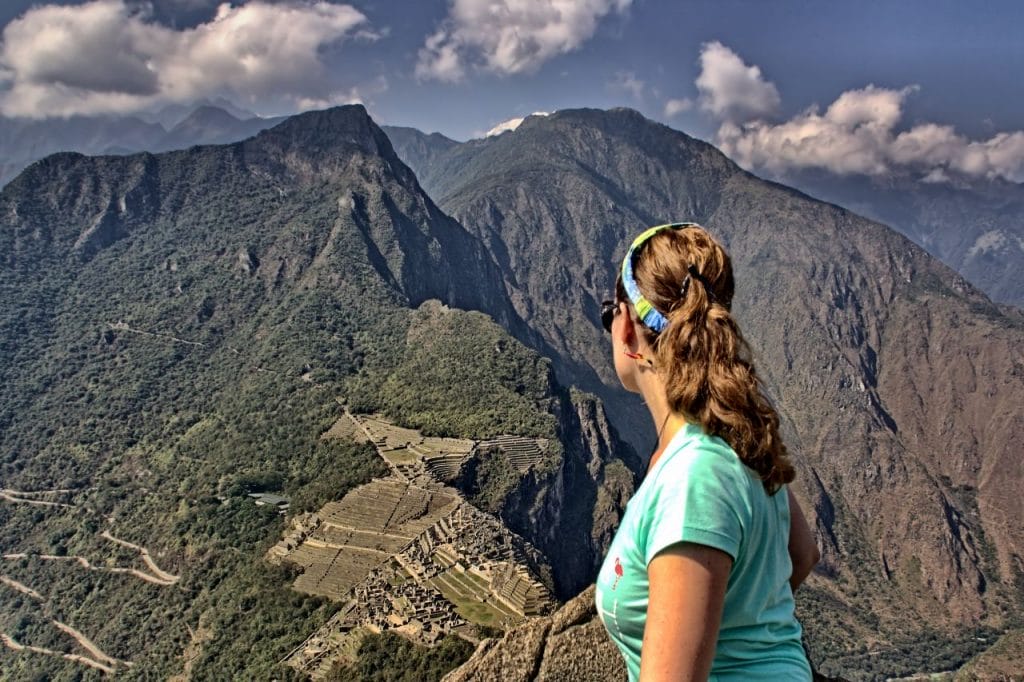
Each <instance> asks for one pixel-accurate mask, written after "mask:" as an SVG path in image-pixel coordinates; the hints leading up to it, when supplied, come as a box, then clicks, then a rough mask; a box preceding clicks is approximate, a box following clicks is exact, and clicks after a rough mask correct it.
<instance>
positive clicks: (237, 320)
mask: <svg viewBox="0 0 1024 682" xmlns="http://www.w3.org/2000/svg"><path fill="white" fill-rule="evenodd" d="M0 291H2V292H3V296H2V297H0V488H2V489H3V494H4V495H5V497H3V499H0V526H2V527H3V529H4V533H3V534H2V537H0V555H11V558H8V559H0V562H3V563H2V565H0V569H2V575H3V576H4V578H5V581H6V582H4V584H3V585H0V600H2V601H0V603H2V606H3V608H0V633H3V634H4V635H5V636H8V637H10V638H11V639H12V641H15V642H18V643H20V644H23V645H25V646H36V647H39V648H41V649H45V650H49V651H52V652H58V654H55V655H46V654H45V653H39V652H38V651H23V652H22V653H15V652H8V653H5V654H4V656H3V657H0V677H4V678H7V677H11V678H19V679H20V678H25V677H29V678H33V677H34V678H40V679H41V678H44V677H47V676H48V677H61V676H68V675H75V674H79V673H82V672H86V671H85V669H84V668H83V667H82V664H81V663H80V662H76V661H75V660H68V659H65V658H61V657H60V656H59V652H64V651H68V650H69V648H70V647H73V646H75V644H74V643H73V640H70V639H68V636H67V634H66V631H64V630H61V629H60V628H59V627H58V626H56V625H55V624H54V621H56V622H59V623H62V624H69V625H70V626H71V627H74V628H76V629H77V631H79V632H81V633H84V635H85V636H86V637H88V638H89V639H90V640H91V641H92V642H93V643H95V645H96V646H98V647H99V649H101V650H102V651H103V652H105V653H106V654H108V655H110V656H112V657H113V658H115V659H117V661H129V662H132V663H134V664H135V666H134V667H133V668H131V669H130V670H126V669H124V666H123V664H122V663H118V662H115V663H112V664H111V665H115V666H118V668H117V669H118V670H120V671H121V673H120V674H122V675H124V676H126V677H131V676H132V675H135V676H138V677H140V678H144V679H153V678H160V679H166V678H167V677H169V676H171V675H172V674H175V673H181V672H182V670H183V668H182V666H183V665H184V664H185V661H186V660H187V661H189V663H188V666H189V667H188V671H189V674H190V675H191V676H192V677H193V679H271V678H278V679H286V678H287V679H290V678H291V674H292V672H291V671H290V670H289V669H282V668H281V666H280V661H281V660H282V659H283V658H284V657H285V655H286V654H288V652H289V651H291V650H292V649H293V648H294V647H295V646H296V645H298V644H299V643H301V642H302V640H304V639H305V638H306V637H307V636H308V635H310V634H311V633H312V632H313V631H314V630H315V629H316V628H318V627H319V626H320V625H322V624H323V622H324V621H325V620H326V619H327V618H329V617H330V616H331V615H332V614H333V613H334V612H335V611H337V609H338V608H339V605H337V604H328V603H326V602H325V601H324V600H322V599H319V598H312V597H307V596H304V595H301V594H298V593H296V592H294V591H292V590H291V589H290V588H289V587H288V585H289V583H290V582H291V580H292V579H293V578H294V575H292V574H289V573H288V572H287V571H286V570H285V569H278V568H273V567H270V566H268V565H266V564H265V563H264V561H263V560H262V555H263V553H264V551H265V550H266V548H267V547H269V546H270V545H271V544H272V543H274V542H276V541H277V540H279V539H280V536H281V531H282V522H281V519H280V517H279V516H278V515H277V514H276V512H275V511H274V510H268V509H267V508H264V507H257V506H256V505H254V504H253V502H252V500H250V499H248V498H247V497H246V496H245V493H246V492H248V491H250V490H252V489H254V488H255V489H256V490H260V491H264V490H271V491H274V492H277V493H281V494H284V495H286V496H288V497H289V498H291V500H292V503H293V505H295V504H296V503H297V501H298V500H303V502H302V505H301V508H299V509H296V511H301V510H302V508H305V509H316V508H317V507H318V506H319V505H320V504H323V503H324V502H326V501H328V500H332V499H338V498H340V497H342V496H343V495H344V493H345V492H346V491H347V490H348V489H349V488H351V487H353V486H354V485H356V484H358V483H360V482H362V481H365V480H366V479H367V478H369V477H370V476H374V475H376V476H380V475H382V472H381V471H380V470H381V468H382V465H381V463H380V460H379V458H378V457H377V456H376V454H375V452H374V450H373V448H372V447H370V448H367V447H364V446H357V445H354V444H352V443H347V444H346V443H344V442H341V443H339V442H338V441H333V440H325V439H324V438H321V435H322V434H324V432H325V431H326V430H327V429H328V427H329V426H330V425H331V424H332V423H333V422H334V421H335V420H336V419H337V418H338V417H339V415H340V414H341V412H342V407H341V405H340V404H339V402H345V403H347V404H348V405H349V406H353V409H356V408H355V406H357V405H358V406H359V407H361V408H363V409H374V410H381V411H384V412H386V413H389V414H392V415H393V416H394V417H395V418H396V419H399V420H407V421H409V422H412V423H413V425H414V426H417V427H420V428H430V429H431V430H433V432H435V433H440V434H451V435H461V436H470V435H473V436H480V437H491V436H494V435H498V434H503V433H522V434H523V435H528V436H534V437H543V438H546V439H548V441H549V443H550V455H551V457H550V465H551V466H549V467H548V468H545V469H543V470H540V469H530V470H529V471H527V472H525V473H514V472H511V473H510V472H509V471H507V470H502V469H500V468H497V469H495V468H494V467H488V466H486V462H482V463H480V464H479V469H478V471H477V472H476V476H475V479H474V480H473V481H472V483H473V486H474V490H473V491H472V493H473V494H474V496H476V497H478V498H480V499H483V500H486V501H487V504H488V505H489V507H490V508H491V509H492V510H493V511H494V512H495V513H496V514H497V515H499V516H500V517H501V518H502V519H503V520H505V521H506V523H507V524H508V525H509V526H510V527H512V528H513V530H516V531H517V532H519V533H520V534H523V535H525V536H527V537H528V539H530V540H531V541H532V542H533V543H534V544H535V545H536V546H537V547H538V548H540V549H541V550H542V551H544V553H545V555H546V556H547V557H548V558H550V559H551V564H552V566H553V568H554V570H555V573H556V575H555V583H556V585H555V586H556V588H557V589H558V591H559V592H561V593H563V594H567V593H572V592H574V591H578V590H579V589H581V588H582V587H583V586H584V585H585V584H586V583H587V582H588V581H589V580H590V579H591V576H592V574H593V571H594V569H595V566H596V563H597V562H598V561H600V559H601V555H602V553H603V551H604V547H605V546H606V545H607V542H608V541H609V539H610V536H611V532H612V530H613V528H614V524H615V522H616V519H617V517H618V513H619V511H620V509H621V507H622V506H623V505H624V501H625V498H626V497H627V496H628V495H629V493H630V492H631V490H632V475H631V473H630V472H629V471H628V470H627V469H626V468H625V467H624V466H623V465H622V464H621V462H619V461H617V460H615V457H617V456H619V455H620V454H621V453H622V452H624V448H625V446H624V445H623V444H622V443H621V442H619V441H618V439H617V438H616V437H615V434H614V432H613V431H612V430H611V429H610V427H609V426H608V424H607V423H606V421H605V420H604V418H603V413H602V409H601V406H600V404H599V403H597V402H596V401H595V400H594V399H593V398H592V397H589V396H586V395H582V394H579V393H577V392H570V391H569V390H567V389H566V388H564V387H562V386H561V385H559V384H558V383H557V382H556V381H555V380H554V377H553V375H552V372H551V371H550V365H549V362H548V361H547V360H545V359H544V358H542V357H541V356H540V355H539V354H537V353H536V352H535V351H533V350H531V349H529V348H527V347H525V346H523V345H522V344H520V343H518V342H517V341H516V340H515V339H513V338H512V337H511V336H509V334H508V333H507V332H506V331H505V330H504V329H502V327H504V328H508V329H513V330H518V332H519V333H520V334H523V335H524V336H530V332H529V330H528V329H526V328H525V327H524V325H523V324H522V321H521V320H519V319H518V316H517V315H516V313H515V311H514V309H513V307H512V305H511V304H510V303H509V301H508V299H507V296H506V293H505V291H504V287H503V285H502V283H501V275H500V272H499V271H498V269H497V267H496V266H495V265H494V264H493V262H492V261H491V259H490V257H489V255H488V253H487V251H486V249H485V248H484V247H483V245H482V244H480V242H479V240H478V239H476V238H475V237H474V236H472V235H471V234H469V233H468V232H466V231H465V230H464V229H463V228H462V227H461V226H460V225H459V224H458V223H457V222H455V221H454V220H452V219H451V218H450V217H448V216H446V215H445V214H443V213H442V212H441V211H440V210H439V209H438V208H437V207H436V206H435V205H434V203H433V202H432V201H431V200H430V198H429V197H427V196H426V195H425V194H424V193H423V192H422V190H421V189H420V187H419V184H418V183H417V181H416V178H415V176H414V175H413V173H412V172H411V171H410V170H409V169H408V167H406V166H405V165H404V164H403V163H402V162H401V161H400V160H399V159H398V157H397V156H396V155H395V153H394V151H393V150H392V147H391V144H390V142H389V140H388V138H387V137H386V136H385V135H384V134H383V133H382V132H381V131H380V129H379V128H377V127H376V125H374V123H373V122H372V121H371V120H370V119H369V117H368V116H367V115H366V112H365V110H364V109H363V108H362V107H343V108H338V109H332V110H329V111H324V112H315V113H310V114H304V115H299V116H296V117H293V118H291V119H289V120H287V121H285V122H284V123H281V124H280V125H278V126H277V127H275V128H273V129H271V130H267V131H263V132H261V133H260V134H259V135H257V136H256V137H254V138H251V139H249V140H246V141H244V142H239V143H234V144H231V145H226V146H204V147H193V148H191V149H188V150H184V151H175V152H170V153H165V154H160V155H152V154H139V155H135V156H120V157H112V156H107V157H84V156H81V155H78V154H70V153H65V154H58V155H54V156H50V157H48V158H46V159H44V160H42V161H40V162H38V163H35V164H33V165H32V166H31V167H30V168H28V169H27V170H25V171H24V172H23V173H22V174H21V175H19V176H18V177H17V178H15V179H14V180H13V181H12V182H11V183H9V184H8V185H7V186H6V187H5V188H4V189H3V190H2V191H0ZM430 299H440V300H441V301H443V302H444V303H446V304H447V305H448V306H450V307H445V306H440V305H437V304H427V302H428V301H429V300H430ZM421 304H424V305H421ZM417 306H418V309H416V308H417ZM456 307H461V308H463V309H464V310H459V309H457V308H456ZM466 310H477V311H485V312H486V313H487V314H488V315H489V316H490V317H487V316H485V315H484V314H481V313H480V312H466ZM435 318H436V319H435ZM495 321H496V322H498V323H500V324H501V325H502V327H499V326H498V324H496V322H495ZM414 325H418V326H417V327H416V329H415V330H414V329H413V327H414ZM429 329H453V330H457V334H455V335H448V336H445V335H439V334H434V335H431V334H426V333H425V331H424V330H429ZM414 331H415V334H414V333H413V332H414ZM538 343H539V342H538ZM466 432H471V433H466ZM627 459H628V458H627ZM606 465H607V466H606ZM40 491H49V492H45V493H44V492H40ZM105 534H110V535H113V536H114V537H116V538H119V539H121V540H123V541H125V542H131V543H135V544H138V545H139V546H144V547H145V548H146V549H147V551H148V552H149V553H150V554H149V555H147V556H151V560H152V561H154V562H156V563H157V564H158V565H159V568H160V570H162V571H164V573H165V574H167V575H169V576H170V578H161V577H160V576H156V578H155V579H154V576H153V575H152V574H145V575H148V576H149V579H146V578H141V579H140V578H139V576H138V571H137V570H136V573H134V574H133V573H131V572H130V571H129V569H131V568H136V566H135V564H136V563H137V564H138V566H139V567H144V566H146V564H144V563H142V562H141V561H140V559H139V553H138V552H132V551H128V550H127V549H126V547H127V546H126V545H123V544H118V543H116V542H114V541H111V540H109V538H107V537H106V535H105ZM63 557H70V559H69V560H67V561H62V560H61V559H62V558H63ZM79 557H80V558H81V560H79V559H78V558H79ZM82 561H85V563H82ZM90 566H98V567H100V568H96V569H90V568H89V567H90ZM113 569H117V570H116V571H114V570H113ZM10 581H13V582H10ZM19 586H20V587H19ZM400 663H401V662H400V661H399V662H397V664H400Z"/></svg>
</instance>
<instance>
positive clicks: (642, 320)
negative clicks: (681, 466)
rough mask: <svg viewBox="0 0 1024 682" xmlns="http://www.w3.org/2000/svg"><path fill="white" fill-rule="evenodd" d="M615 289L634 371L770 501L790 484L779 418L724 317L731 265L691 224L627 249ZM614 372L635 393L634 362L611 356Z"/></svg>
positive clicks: (735, 329)
mask: <svg viewBox="0 0 1024 682" xmlns="http://www.w3.org/2000/svg"><path fill="white" fill-rule="evenodd" d="M615 289H616V299H617V302H618V303H620V304H621V303H624V304H626V305H627V306H628V310H629V313H630V314H629V318H630V324H631V326H632V329H633V333H635V334H636V336H637V337H638V342H640V343H641V344H642V346H645V347H646V348H647V350H648V352H649V357H647V358H645V359H644V360H637V361H635V362H644V361H649V362H651V363H652V364H651V365H650V368H651V369H653V370H654V371H655V372H657V374H658V375H659V378H660V379H661V383H662V384H663V385H664V389H665V397H666V399H667V402H668V405H669V407H670V408H671V409H672V410H673V411H675V412H678V413H680V414H683V415H685V416H686V417H687V418H688V419H690V420H693V421H696V422H698V423H700V424H701V425H702V426H703V427H704V429H705V430H706V431H707V432H708V433H711V434H714V435H718V436H721V437H722V438H723V439H724V440H725V441H726V442H728V443H729V444H730V445H731V446H732V448H733V449H734V450H735V451H736V453H737V454H738V455H739V456H740V458H741V459H742V460H743V462H744V463H746V464H747V465H748V466H749V467H751V468H752V469H754V470H755V471H756V472H757V473H758V474H759V475H760V476H761V480H762V481H763V482H764V485H765V487H766V488H767V489H768V490H769V491H770V492H774V491H775V490H777V489H778V487H779V486H780V485H781V484H783V483H788V482H789V481H791V480H793V475H794V472H793V467H792V465H791V464H790V462H789V459H788V456H787V454H786V447H785V445H784V444H783V443H782V440H781V439H780V438H779V435H778V426H779V418H778V415H777V414H776V412H775V410H774V408H773V407H772V405H771V403H770V402H769V401H768V399H767V398H766V397H765V396H764V394H763V391H762V388H761V384H760V381H759V379H758V377H757V374H756V372H755V370H754V366H753V364H752V362H751V360H750V352H749V348H748V346H747V343H746V341H745V340H744V339H743V335H742V334H741V332H740V329H739V326H738V325H737V324H736V321H735V320H734V319H733V317H732V314H731V313H730V308H731V306H732V297H733V291H734V281H733V273H732V263H731V261H730V260H729V255H728V254H727V253H726V252H725V249H724V248H723V247H722V245H721V244H719V243H718V242H717V241H716V240H715V239H714V238H713V237H712V236H711V235H710V234H708V232H707V231H706V230H705V229H704V228H702V227H701V226H699V225H696V224H694V223H677V224H673V225H666V226H659V227H657V228H651V229H650V230H648V231H646V232H644V233H643V234H641V235H640V237H638V238H637V239H636V240H635V241H634V242H633V245H632V246H631V248H630V251H629V253H628V254H627V256H626V258H625V259H624V261H623V265H622V268H621V270H620V272H619V276H618V278H617V279H616V286H615ZM620 354H622V355H623V357H622V358H620V357H619V355H620ZM645 355H646V354H645ZM615 362H616V369H617V370H618V372H619V376H620V378H622V379H623V384H624V385H625V386H626V388H628V389H631V390H636V387H635V385H630V383H631V382H633V381H634V376H635V374H634V369H635V367H631V366H630V365H629V363H630V362H634V360H632V359H631V358H629V357H628V356H626V355H624V354H623V353H616V356H615Z"/></svg>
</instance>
